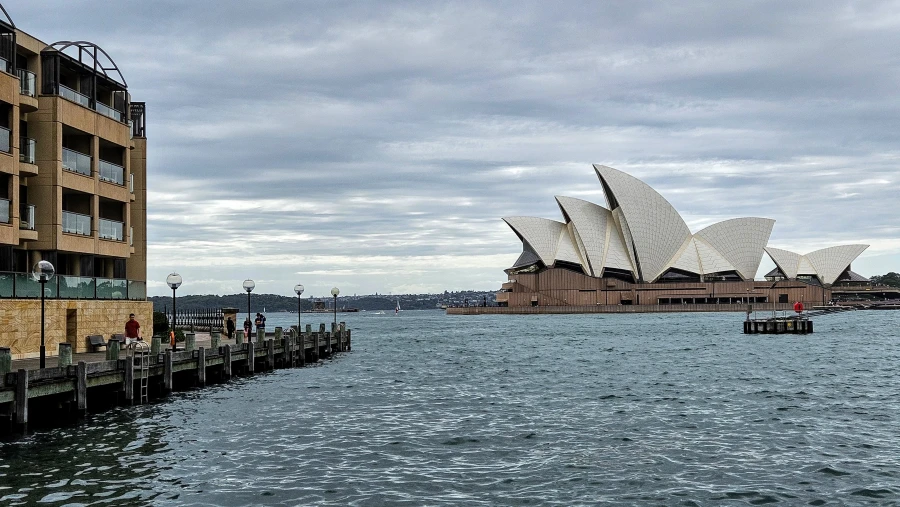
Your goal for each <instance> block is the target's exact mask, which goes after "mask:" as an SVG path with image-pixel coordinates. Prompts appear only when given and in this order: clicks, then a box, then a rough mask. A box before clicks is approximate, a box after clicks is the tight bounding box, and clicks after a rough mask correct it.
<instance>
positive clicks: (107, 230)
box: [97, 218, 125, 241]
mask: <svg viewBox="0 0 900 507" xmlns="http://www.w3.org/2000/svg"><path fill="white" fill-rule="evenodd" d="M97 226H98V227H99V229H100V239H112V240H115V241H122V239H123V236H122V229H124V228H125V224H123V223H122V222H116V221H115V220H107V219H105V218H101V219H100V220H98V221H97Z"/></svg>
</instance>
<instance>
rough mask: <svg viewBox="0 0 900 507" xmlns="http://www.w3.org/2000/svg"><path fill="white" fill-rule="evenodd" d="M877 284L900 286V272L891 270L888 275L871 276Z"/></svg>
mask: <svg viewBox="0 0 900 507" xmlns="http://www.w3.org/2000/svg"><path fill="white" fill-rule="evenodd" d="M870 280H872V282H873V283H874V284H875V285H887V286H888V287H900V274H898V273H895V272H893V271H891V272H890V273H888V274H886V275H875V276H872V277H870Z"/></svg>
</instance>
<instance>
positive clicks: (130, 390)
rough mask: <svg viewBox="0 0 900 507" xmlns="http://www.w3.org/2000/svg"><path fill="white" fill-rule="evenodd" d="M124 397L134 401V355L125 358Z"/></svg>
mask: <svg viewBox="0 0 900 507" xmlns="http://www.w3.org/2000/svg"><path fill="white" fill-rule="evenodd" d="M125 399H126V400H128V403H129V404H131V403H133V402H134V356H129V357H126V358H125Z"/></svg>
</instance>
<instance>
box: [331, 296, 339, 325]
mask: <svg viewBox="0 0 900 507" xmlns="http://www.w3.org/2000/svg"><path fill="white" fill-rule="evenodd" d="M340 293H341V289H338V288H337V287H332V288H331V295H332V296H334V327H335V328H337V297H338V294H340Z"/></svg>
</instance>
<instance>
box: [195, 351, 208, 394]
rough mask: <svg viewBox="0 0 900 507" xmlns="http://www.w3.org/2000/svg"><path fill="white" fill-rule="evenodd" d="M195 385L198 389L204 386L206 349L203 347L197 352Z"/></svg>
mask: <svg viewBox="0 0 900 507" xmlns="http://www.w3.org/2000/svg"><path fill="white" fill-rule="evenodd" d="M197 384H198V385H199V386H200V387H203V386H205V385H206V349H205V348H203V347H200V349H199V350H197Z"/></svg>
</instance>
